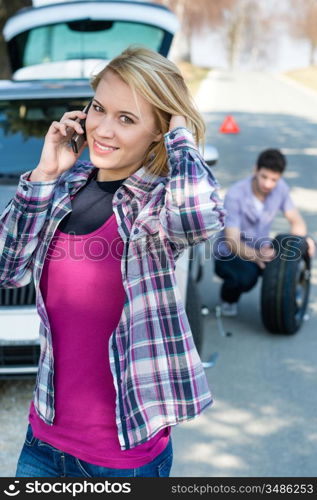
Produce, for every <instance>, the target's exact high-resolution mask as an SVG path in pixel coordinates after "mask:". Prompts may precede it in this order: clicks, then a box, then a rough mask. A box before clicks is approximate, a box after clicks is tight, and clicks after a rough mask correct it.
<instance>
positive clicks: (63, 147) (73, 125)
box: [34, 111, 87, 180]
mask: <svg viewBox="0 0 317 500" xmlns="http://www.w3.org/2000/svg"><path fill="white" fill-rule="evenodd" d="M76 118H80V119H83V118H86V113H84V112H83V111H69V112H68V113H65V114H64V115H63V117H62V118H61V120H60V121H59V122H57V121H54V122H53V123H52V124H51V126H50V128H49V129H48V131H47V134H46V136H45V142H44V146H43V149H42V154H41V159H40V162H39V164H38V166H37V167H36V169H35V170H34V172H37V174H36V176H34V177H38V176H39V175H41V177H42V178H43V179H46V180H51V179H52V180H54V179H56V178H57V177H59V176H60V175H61V174H62V173H63V172H65V171H66V170H69V169H70V168H71V167H72V166H73V165H74V163H75V161H76V160H77V158H78V157H79V156H80V155H81V153H82V151H83V150H84V148H85V147H86V144H87V142H85V143H84V144H83V146H82V147H81V148H80V150H79V152H78V154H75V153H74V152H73V150H72V148H71V146H70V145H69V142H70V138H71V136H72V134H73V132H77V133H79V134H83V133H84V130H83V129H82V127H81V125H80V124H79V123H78V122H77V121H76Z"/></svg>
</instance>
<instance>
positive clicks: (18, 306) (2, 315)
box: [0, 0, 217, 378]
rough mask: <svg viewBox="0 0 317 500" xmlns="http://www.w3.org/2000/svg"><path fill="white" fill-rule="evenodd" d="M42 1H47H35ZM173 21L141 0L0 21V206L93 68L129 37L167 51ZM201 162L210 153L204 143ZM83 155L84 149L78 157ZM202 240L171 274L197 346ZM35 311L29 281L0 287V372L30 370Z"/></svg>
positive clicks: (81, 4)
mask: <svg viewBox="0 0 317 500" xmlns="http://www.w3.org/2000/svg"><path fill="white" fill-rule="evenodd" d="M37 3H38V4H39V3H41V4H45V3H46V2H43V1H42V2H39V1H38V2H37ZM177 28H178V22H177V19H176V17H175V15H174V14H173V13H172V12H171V11H169V10H168V9H167V8H165V7H163V6H160V5H156V4H150V3H146V2H141V1H135V0H134V1H130V0H116V1H113V0H111V1H110V0H109V1H95V2H94V1H93V2H87V1H86V2H85V1H74V2H69V1H68V2H67V3H62V2H55V3H54V4H52V3H49V4H47V5H42V6H37V7H30V8H26V9H22V10H21V11H19V12H18V13H17V14H16V15H15V16H13V17H12V18H10V19H9V20H8V21H7V23H6V25H5V27H4V31H3V33H4V37H5V40H6V43H7V47H8V53H9V59H10V63H11V66H12V79H11V80H3V81H1V80H0V136H1V140H0V144H1V165H0V213H2V212H3V210H4V208H5V207H6V205H7V204H8V202H9V201H10V200H11V198H12V197H13V195H14V194H15V191H16V188H17V184H18V180H19V177H20V175H21V174H22V173H24V172H26V171H28V170H32V169H33V168H35V166H36V164H37V162H38V159H39V156H40V152H41V149H42V145H43V137H44V135H45V133H46V131H47V129H48V127H49V125H50V123H51V122H52V121H53V120H59V119H60V117H61V116H62V115H63V113H65V112H66V111H70V110H73V109H82V108H83V107H84V106H85V105H86V104H87V103H88V102H89V100H90V99H91V97H92V95H93V90H92V88H91V87H90V85H89V78H90V77H91V75H92V73H93V72H95V71H98V70H99V68H100V67H102V66H104V64H105V63H106V61H107V60H110V59H112V58H113V57H114V56H116V55H117V54H119V53H120V52H122V50H123V49H124V48H126V47H127V46H128V45H131V44H139V45H141V44H142V45H143V46H146V47H149V48H151V49H152V50H156V51H158V52H160V53H161V54H163V55H165V56H167V55H168V52H169V49H170V46H171V43H172V39H173V36H174V33H175V31H176V30H177ZM208 155H209V158H208V159H207V162H208V163H209V164H213V163H215V162H216V160H217V152H216V150H215V149H213V148H211V149H210V148H209V150H208ZM82 158H83V159H88V154H87V151H86V152H85V153H84V154H83V156H82ZM202 268H203V257H202V246H201V245H198V246H196V247H194V248H192V249H188V250H186V251H185V252H184V253H183V255H182V256H181V257H180V259H179V260H178V263H177V266H176V274H177V281H178V286H179V288H180V291H181V293H182V297H183V300H184V303H185V304H186V310H187V314H188V318H189V321H190V324H191V327H192V331H193V335H194V339H195V342H196V346H197V349H198V351H200V349H201V340H202V321H201V312H200V301H199V295H198V291H197V285H196V283H197V281H198V280H199V279H200V277H201V274H202ZM39 322H40V319H39V316H38V314H37V309H36V294H35V289H34V285H33V283H30V284H29V285H27V286H25V287H20V288H10V289H9V288H7V289H0V378H11V377H26V376H34V375H35V374H36V372H37V365H38V357H39V352H40V347H39V335H38V332H39Z"/></svg>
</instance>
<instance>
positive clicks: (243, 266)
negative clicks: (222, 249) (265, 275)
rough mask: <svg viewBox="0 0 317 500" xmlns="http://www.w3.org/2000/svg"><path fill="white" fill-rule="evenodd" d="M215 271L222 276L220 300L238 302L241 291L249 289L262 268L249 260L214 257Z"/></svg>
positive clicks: (232, 257)
mask: <svg viewBox="0 0 317 500" xmlns="http://www.w3.org/2000/svg"><path fill="white" fill-rule="evenodd" d="M215 272H216V274H217V275H218V276H219V277H220V278H222V279H223V280H224V281H223V284H222V287H221V292H220V295H221V300H223V301H224V302H229V303H233V302H238V300H239V298H240V295H241V294H242V293H245V292H248V291H249V290H251V289H252V288H253V287H254V286H255V285H256V282H257V280H258V277H259V276H260V275H261V274H262V269H261V268H260V267H259V266H258V265H257V264H256V263H255V262H251V261H250V260H244V259H241V257H238V256H237V255H235V256H230V257H227V258H226V257H222V258H221V259H220V258H215Z"/></svg>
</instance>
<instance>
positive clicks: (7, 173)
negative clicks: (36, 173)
mask: <svg viewBox="0 0 317 500" xmlns="http://www.w3.org/2000/svg"><path fill="white" fill-rule="evenodd" d="M88 102H89V99H88V98H87V99H84V98H83V99H78V98H76V99H54V100H53V101H50V100H47V99H46V100H24V101H23V100H17V101H0V148H1V162H0V183H1V182H2V181H3V180H4V178H5V177H13V178H14V177H17V176H20V175H21V174H22V173H24V172H27V171H28V170H33V169H34V168H35V167H36V165H37V163H38V162H39V159H40V154H41V150H42V147H43V142H44V136H45V134H46V132H47V130H48V128H49V126H50V124H51V123H52V121H54V120H60V118H61V117H62V115H63V114H64V113H66V111H71V110H75V109H83V108H84V106H85V105H86V104H87V103H88ZM81 158H82V159H85V160H87V159H89V156H88V150H85V151H84V153H83V155H82V156H81Z"/></svg>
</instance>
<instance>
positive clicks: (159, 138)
mask: <svg viewBox="0 0 317 500" xmlns="http://www.w3.org/2000/svg"><path fill="white" fill-rule="evenodd" d="M154 137H155V139H153V142H160V141H161V140H162V138H163V134H162V132H157V133H156V134H155V136H154Z"/></svg>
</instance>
